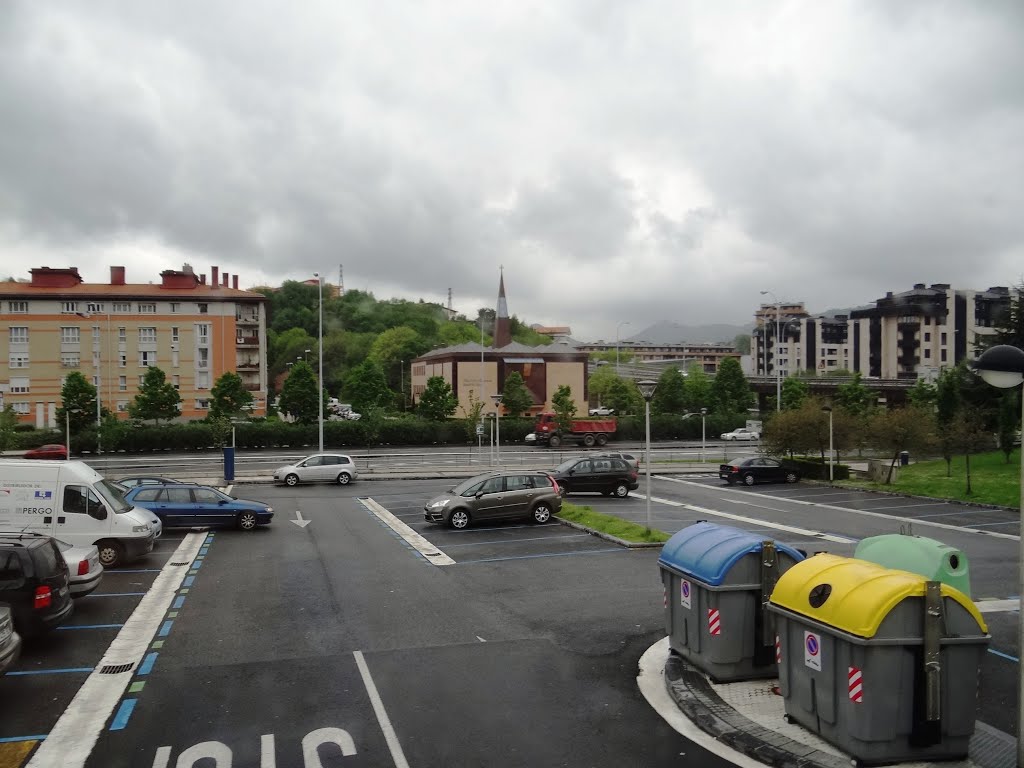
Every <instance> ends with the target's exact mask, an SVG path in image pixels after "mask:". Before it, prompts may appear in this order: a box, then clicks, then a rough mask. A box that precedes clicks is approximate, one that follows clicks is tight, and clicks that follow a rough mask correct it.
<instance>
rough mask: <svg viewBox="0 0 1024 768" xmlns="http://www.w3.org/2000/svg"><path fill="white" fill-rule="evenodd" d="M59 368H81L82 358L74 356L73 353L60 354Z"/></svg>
mask: <svg viewBox="0 0 1024 768" xmlns="http://www.w3.org/2000/svg"><path fill="white" fill-rule="evenodd" d="M60 367H61V368H81V367H82V356H81V355H76V354H75V353H74V352H62V353H61V356H60Z"/></svg>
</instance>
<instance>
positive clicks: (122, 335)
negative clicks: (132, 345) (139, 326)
mask: <svg viewBox="0 0 1024 768" xmlns="http://www.w3.org/2000/svg"><path fill="white" fill-rule="evenodd" d="M127 341H128V329H127V328H118V329H117V343H118V344H124V343H125V342H127Z"/></svg>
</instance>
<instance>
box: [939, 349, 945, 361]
mask: <svg viewBox="0 0 1024 768" xmlns="http://www.w3.org/2000/svg"><path fill="white" fill-rule="evenodd" d="M941 354H942V357H941V358H940V359H941V360H942V362H946V350H944V349H943V350H941Z"/></svg>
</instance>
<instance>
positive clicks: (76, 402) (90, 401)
mask: <svg viewBox="0 0 1024 768" xmlns="http://www.w3.org/2000/svg"><path fill="white" fill-rule="evenodd" d="M60 400H61V404H60V408H58V409H57V413H56V418H57V424H58V426H59V427H60V429H61V430H63V429H64V427H65V425H67V424H68V421H67V420H66V419H67V417H68V416H70V427H71V431H72V432H74V433H78V432H81V431H82V430H83V429H85V428H86V427H88V426H89V425H90V424H95V423H96V387H94V386H93V385H92V382H91V381H89V380H88V379H87V378H85V376H84V375H83V374H82V373H81V372H80V371H72V372H71V373H69V374H68V375H67V378H66V379H64V386H63V387H61V388H60ZM174 415H175V416H177V415H178V414H177V412H175V414H174ZM172 418H173V417H172Z"/></svg>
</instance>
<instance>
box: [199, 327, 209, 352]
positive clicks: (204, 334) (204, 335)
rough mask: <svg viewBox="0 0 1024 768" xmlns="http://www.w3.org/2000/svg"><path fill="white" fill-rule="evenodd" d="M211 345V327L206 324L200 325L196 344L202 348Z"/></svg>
mask: <svg viewBox="0 0 1024 768" xmlns="http://www.w3.org/2000/svg"><path fill="white" fill-rule="evenodd" d="M209 343H210V326H209V325H207V324H206V323H200V324H199V325H197V326H196V344H198V345H199V346H201V347H205V346H206V345H207V344H209Z"/></svg>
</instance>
